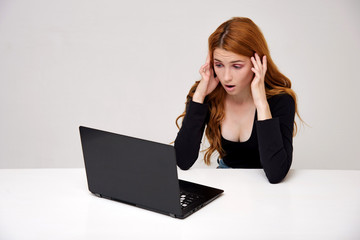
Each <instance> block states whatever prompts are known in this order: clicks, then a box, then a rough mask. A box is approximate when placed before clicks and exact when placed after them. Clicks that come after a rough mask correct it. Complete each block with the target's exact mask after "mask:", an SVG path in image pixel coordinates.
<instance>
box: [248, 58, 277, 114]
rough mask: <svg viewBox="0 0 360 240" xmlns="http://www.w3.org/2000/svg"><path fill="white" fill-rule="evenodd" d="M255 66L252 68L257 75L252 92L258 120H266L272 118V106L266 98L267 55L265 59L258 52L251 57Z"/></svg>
mask: <svg viewBox="0 0 360 240" xmlns="http://www.w3.org/2000/svg"><path fill="white" fill-rule="evenodd" d="M251 62H252V64H253V67H252V68H251V70H252V71H253V72H254V74H255V76H254V79H253V80H252V82H251V94H252V97H253V100H254V104H255V106H256V109H257V111H258V120H266V119H270V118H272V116H271V112H270V107H269V104H268V102H267V99H266V91H265V73H266V70H267V61H266V56H265V55H264V56H263V61H262V63H261V59H260V57H259V55H258V54H257V53H255V56H254V57H251Z"/></svg>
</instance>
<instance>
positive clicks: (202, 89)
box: [193, 53, 219, 103]
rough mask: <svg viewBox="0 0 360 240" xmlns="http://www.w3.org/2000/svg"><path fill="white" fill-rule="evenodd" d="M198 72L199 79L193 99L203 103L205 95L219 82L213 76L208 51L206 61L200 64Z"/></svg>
mask: <svg viewBox="0 0 360 240" xmlns="http://www.w3.org/2000/svg"><path fill="white" fill-rule="evenodd" d="M199 73H200V75H201V80H200V83H199V85H198V86H197V88H196V91H195V93H194V96H193V101H194V102H198V103H203V102H204V99H205V97H206V96H207V95H208V94H210V93H211V92H212V91H214V89H215V88H216V87H217V85H218V84H219V79H218V78H217V77H214V70H213V69H212V67H211V66H210V53H208V56H207V58H206V62H205V64H204V65H202V66H201V68H200V70H199Z"/></svg>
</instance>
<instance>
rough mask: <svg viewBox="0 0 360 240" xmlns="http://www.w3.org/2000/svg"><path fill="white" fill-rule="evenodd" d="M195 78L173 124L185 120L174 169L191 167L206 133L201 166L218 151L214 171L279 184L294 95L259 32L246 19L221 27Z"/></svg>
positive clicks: (288, 150)
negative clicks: (240, 171) (236, 171)
mask: <svg viewBox="0 0 360 240" xmlns="http://www.w3.org/2000/svg"><path fill="white" fill-rule="evenodd" d="M199 72H200V74H201V77H202V78H201V80H200V81H197V82H196V83H195V84H194V85H193V86H192V88H191V89H190V91H189V94H188V95H187V101H186V108H185V112H184V113H183V114H182V115H180V116H179V117H178V118H177V120H176V124H177V121H178V120H179V119H180V118H181V117H184V118H183V122H182V126H181V128H180V130H179V133H178V135H177V137H176V140H175V151H176V157H177V164H178V166H179V167H180V168H181V169H183V170H187V169H189V168H190V167H191V166H192V165H193V164H194V162H195V161H196V159H197V158H198V154H199V149H200V143H201V139H202V136H203V133H204V130H205V128H206V130H205V135H206V137H207V139H208V141H209V144H210V147H209V148H208V149H207V151H206V153H205V156H204V161H205V163H206V164H208V165H209V164H210V157H211V155H212V153H213V152H215V151H217V152H218V153H219V158H218V163H219V166H218V168H263V169H264V171H265V174H266V176H267V178H268V180H269V181H270V182H271V183H278V182H280V181H282V179H283V178H284V177H285V176H286V174H287V172H288V171H289V169H290V166H291V162H292V152H293V146H292V138H293V135H295V133H296V123H295V122H294V116H295V113H297V104H296V95H295V93H294V91H293V90H292V89H291V82H290V80H289V79H288V78H287V77H286V76H284V75H283V74H281V73H280V71H279V70H278V69H277V67H276V65H275V64H274V62H273V61H272V59H271V57H270V53H269V49H268V46H267V43H266V41H265V38H264V36H263V35H262V33H261V31H260V29H259V28H258V27H257V26H256V25H255V23H254V22H253V21H251V20H250V19H248V18H240V17H236V18H232V19H230V20H228V21H226V22H224V23H223V24H221V25H220V26H219V27H218V28H217V29H216V31H215V32H214V33H213V34H211V35H210V37H209V54H208V57H207V59H206V63H205V64H204V65H203V66H202V67H201V68H200V71H199ZM177 125H178V124H177Z"/></svg>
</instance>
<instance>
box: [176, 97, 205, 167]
mask: <svg viewBox="0 0 360 240" xmlns="http://www.w3.org/2000/svg"><path fill="white" fill-rule="evenodd" d="M207 113H208V106H207V105H206V104H198V103H196V102H190V103H189V108H188V110H187V112H186V115H185V117H184V120H183V124H182V126H181V129H180V130H179V133H178V135H177V137H176V139H175V151H176V160H177V164H178V166H179V167H180V168H181V169H183V170H187V169H189V168H190V167H191V166H192V165H193V164H194V162H195V161H196V159H197V157H198V155H199V149H200V144H201V139H202V135H203V133H204V128H205V121H206V117H207Z"/></svg>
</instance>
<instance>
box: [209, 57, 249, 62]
mask: <svg viewBox="0 0 360 240" xmlns="http://www.w3.org/2000/svg"><path fill="white" fill-rule="evenodd" d="M214 60H216V61H218V62H222V61H220V60H219V59H216V58H214ZM236 62H245V61H243V60H235V61H232V62H230V63H236Z"/></svg>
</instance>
